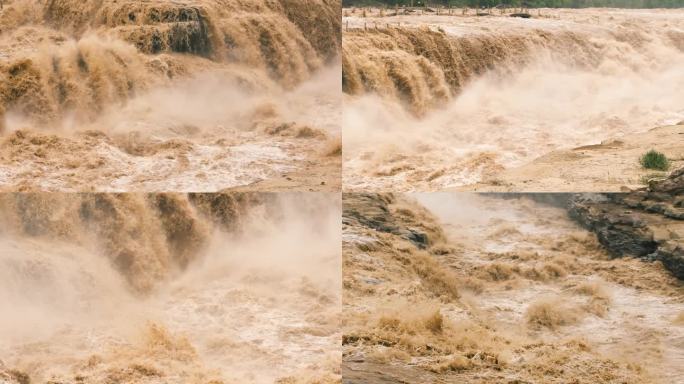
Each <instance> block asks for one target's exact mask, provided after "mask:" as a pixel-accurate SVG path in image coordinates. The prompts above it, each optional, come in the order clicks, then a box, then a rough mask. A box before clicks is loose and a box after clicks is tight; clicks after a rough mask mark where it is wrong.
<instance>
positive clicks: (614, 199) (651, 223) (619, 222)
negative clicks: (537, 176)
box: [569, 169, 684, 279]
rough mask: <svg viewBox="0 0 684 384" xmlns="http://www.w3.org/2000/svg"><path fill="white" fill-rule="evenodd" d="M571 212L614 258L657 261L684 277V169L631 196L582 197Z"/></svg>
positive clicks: (579, 197)
mask: <svg viewBox="0 0 684 384" xmlns="http://www.w3.org/2000/svg"><path fill="white" fill-rule="evenodd" d="M569 213H570V216H571V217H573V218H574V219H575V220H577V221H578V222H579V223H580V224H582V225H583V226H584V227H586V228H588V229H590V230H591V231H593V232H595V233H596V235H597V237H598V240H599V241H600V242H601V244H603V245H604V246H605V247H606V248H607V249H608V250H609V251H610V253H611V254H612V255H614V256H615V257H622V256H632V257H639V258H642V259H644V260H647V261H656V260H657V261H660V262H662V263H663V265H664V266H665V267H666V268H667V269H668V270H670V271H671V272H672V273H673V274H674V275H675V276H677V278H679V279H684V169H680V170H677V171H675V172H673V173H672V174H671V175H670V176H669V177H668V178H667V179H665V180H659V181H651V182H650V183H649V186H648V188H645V189H641V190H636V191H632V192H629V193H624V194H590V195H578V196H576V197H575V198H574V199H573V200H572V201H571V203H570V211H569Z"/></svg>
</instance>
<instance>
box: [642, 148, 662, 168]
mask: <svg viewBox="0 0 684 384" xmlns="http://www.w3.org/2000/svg"><path fill="white" fill-rule="evenodd" d="M639 162H640V163H641V166H642V167H644V168H646V169H656V170H659V171H667V169H668V168H670V161H669V160H668V159H667V156H665V154H663V153H660V152H658V151H656V150H654V149H651V150H650V151H648V152H646V154H644V155H643V156H641V159H639Z"/></svg>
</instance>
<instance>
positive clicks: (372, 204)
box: [342, 193, 441, 249]
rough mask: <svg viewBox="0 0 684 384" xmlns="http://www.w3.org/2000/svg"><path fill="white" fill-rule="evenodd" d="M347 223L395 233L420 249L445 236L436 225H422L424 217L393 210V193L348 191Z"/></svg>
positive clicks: (394, 198)
mask: <svg viewBox="0 0 684 384" xmlns="http://www.w3.org/2000/svg"><path fill="white" fill-rule="evenodd" d="M345 201H347V202H348V204H345V206H344V215H343V217H342V223H343V224H348V225H352V224H357V225H361V226H364V227H368V228H372V229H374V230H376V231H379V232H386V233H392V234H394V235H399V236H401V237H402V238H404V239H406V240H408V241H410V242H411V243H413V245H415V246H416V247H417V248H418V249H426V248H428V247H430V245H432V244H433V243H434V242H435V241H436V240H437V239H436V238H439V237H441V234H440V233H435V230H434V228H422V227H421V225H420V224H419V223H420V220H418V221H416V222H414V221H413V220H411V218H410V217H405V216H404V214H402V212H404V213H405V211H402V212H396V211H393V210H392V206H393V205H394V204H395V203H397V198H396V197H395V196H394V195H392V194H362V193H359V194H347V195H345Z"/></svg>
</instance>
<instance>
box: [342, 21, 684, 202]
mask: <svg viewBox="0 0 684 384" xmlns="http://www.w3.org/2000/svg"><path fill="white" fill-rule="evenodd" d="M547 12H550V11H547ZM560 17H561V19H560V20H559V19H538V20H531V21H511V20H509V19H510V18H501V17H492V18H487V17H482V18H476V19H474V18H469V19H468V18H466V19H464V18H461V17H446V16H443V17H437V16H428V17H426V18H421V17H420V16H401V17H400V18H399V19H397V20H399V21H401V22H402V25H404V27H402V28H401V29H396V28H390V30H385V29H382V30H379V31H374V30H369V31H367V32H363V31H354V30H352V31H350V32H347V33H346V34H345V40H344V54H345V57H344V58H343V72H344V75H343V76H344V77H345V79H346V83H345V92H346V93H347V94H348V96H346V98H345V101H344V117H343V127H344V128H343V129H344V132H345V135H344V142H345V148H346V150H345V166H346V170H345V178H346V180H345V184H346V185H348V187H349V188H351V189H355V188H368V187H373V188H381V189H399V190H413V189H419V188H420V189H436V188H445V187H453V186H459V185H467V184H472V183H476V182H478V181H480V180H482V178H483V177H486V176H491V175H494V174H496V173H497V172H500V171H501V170H503V169H508V168H511V167H516V166H520V165H523V164H525V163H527V162H529V161H531V160H532V159H534V158H536V157H539V156H541V155H543V154H546V153H548V152H551V151H553V150H556V149H561V148H573V147H577V146H581V145H587V144H598V143H600V142H601V141H603V140H607V139H614V138H619V137H621V136H623V135H628V134H633V133H636V132H644V131H647V130H649V129H651V128H653V127H656V126H660V125H670V124H676V123H677V122H679V121H681V120H682V119H683V118H684V107H683V106H682V105H681V103H680V102H679V101H680V100H682V97H683V96H684V94H682V91H681V90H682V89H683V88H682V85H683V84H684V72H683V71H682V70H681V69H680V66H679V65H678V63H679V62H681V60H682V58H683V53H682V51H681V41H682V31H681V30H680V29H679V27H678V26H677V24H676V23H674V20H678V19H679V18H681V17H684V15H682V14H681V13H677V12H676V11H673V12H672V13H671V14H670V13H665V12H664V13H663V14H659V13H651V12H643V13H640V12H636V11H635V12H626V13H624V14H623V13H619V12H614V11H603V10H582V11H567V12H563V13H562V14H561V16H560ZM592 17H594V18H593V19H592ZM587 19H588V20H587ZM350 20H351V21H352V22H354V23H355V22H357V20H363V19H355V18H354V17H350ZM379 20H382V19H379ZM387 20H388V21H391V22H395V20H394V18H388V19H387ZM596 20H600V21H598V22H597V21H596ZM419 26H420V27H419ZM426 26H427V27H426ZM421 28H424V29H421ZM425 28H427V29H425ZM437 28H440V29H441V30H442V32H440V31H437V30H436V29H437ZM392 41H395V42H394V43H392ZM423 53H424V55H423ZM364 54H365V56H363V55H364ZM421 55H423V56H421ZM412 62H415V63H418V64H415V65H414V64H411V63H412ZM385 68H386V69H385ZM361 79H364V80H361Z"/></svg>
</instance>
